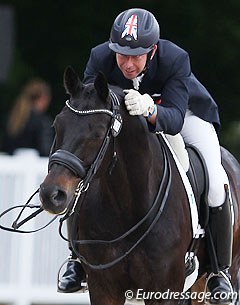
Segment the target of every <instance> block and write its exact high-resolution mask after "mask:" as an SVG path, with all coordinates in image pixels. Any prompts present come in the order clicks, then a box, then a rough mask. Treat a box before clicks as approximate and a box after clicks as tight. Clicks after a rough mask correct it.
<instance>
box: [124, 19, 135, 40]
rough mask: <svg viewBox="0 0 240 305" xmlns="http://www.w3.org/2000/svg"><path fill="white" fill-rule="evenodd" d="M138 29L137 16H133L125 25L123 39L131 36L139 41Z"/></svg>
mask: <svg viewBox="0 0 240 305" xmlns="http://www.w3.org/2000/svg"><path fill="white" fill-rule="evenodd" d="M137 28H138V17H137V15H132V16H131V17H130V18H128V21H127V22H126V23H125V27H124V30H123V32H122V36H121V38H124V37H125V36H131V37H132V38H133V39H134V40H137V38H138V36H137Z"/></svg>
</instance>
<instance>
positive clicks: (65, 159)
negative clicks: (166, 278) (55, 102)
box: [0, 90, 172, 270]
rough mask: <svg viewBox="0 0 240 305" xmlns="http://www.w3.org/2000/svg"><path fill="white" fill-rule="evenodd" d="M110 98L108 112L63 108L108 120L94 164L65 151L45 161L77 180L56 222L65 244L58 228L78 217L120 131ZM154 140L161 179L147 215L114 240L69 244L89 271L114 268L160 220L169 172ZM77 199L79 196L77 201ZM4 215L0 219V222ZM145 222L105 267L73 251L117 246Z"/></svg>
mask: <svg viewBox="0 0 240 305" xmlns="http://www.w3.org/2000/svg"><path fill="white" fill-rule="evenodd" d="M110 97H111V102H112V110H108V109H92V110H78V109H76V108H74V107H73V106H72V105H71V103H70V100H67V101H66V106H67V108H68V109H69V110H70V111H72V112H74V113H76V114H77V115H80V116H82V115H92V114H107V115H109V116H111V117H112V121H111V124H110V126H109V128H108V130H107V133H106V135H105V138H104V140H103V143H102V145H101V147H100V149H99V152H98V153H97V156H96V158H95V160H94V162H93V163H92V164H91V166H90V167H89V168H88V169H86V167H85V166H84V163H83V161H82V160H80V159H79V158H78V157H77V156H76V155H74V154H73V153H71V152H69V151H66V150H62V149H59V150H57V151H56V152H54V153H52V154H51V155H50V157H49V169H51V167H52V166H53V164H59V165H62V166H64V167H66V168H68V169H69V170H70V171H71V172H72V173H73V174H74V175H76V176H78V177H79V178H80V179H81V180H80V182H79V184H78V185H77V188H76V190H75V199H74V201H73V203H72V204H71V206H70V207H69V208H68V210H67V211H66V212H65V214H64V216H63V217H62V218H61V219H60V225H59V234H60V236H61V237H62V238H63V239H64V240H66V241H68V242H69V240H68V239H67V238H65V237H64V236H63V234H62V224H63V222H64V221H65V220H66V219H68V218H69V216H70V215H72V214H73V213H74V211H75V209H77V212H78V213H79V211H80V208H81V204H82V201H83V200H84V197H82V196H81V194H82V193H84V192H86V191H87V190H88V187H89V184H90V182H91V181H92V179H93V177H94V175H95V174H96V172H97V170H98V169H99V166H100V165H101V164H102V161H103V159H104V156H105V154H106V151H107V148H108V146H109V143H110V139H111V137H112V136H113V139H114V138H115V137H117V136H118V134H119V133H120V131H121V128H122V124H123V121H122V117H121V115H120V113H119V109H120V103H119V100H118V97H117V95H116V94H115V93H114V92H113V91H112V90H110ZM157 136H158V139H159V142H161V143H160V146H161V149H162V154H163V175H162V179H161V181H160V184H159V189H158V192H157V194H156V197H155V200H154V202H153V204H152V206H151V207H150V209H149V210H148V212H147V213H146V215H145V216H144V217H143V218H142V219H141V220H140V221H138V222H137V223H136V224H135V225H134V226H132V227H131V228H130V229H129V230H128V231H127V232H125V233H123V234H122V235H121V236H118V237H116V238H115V239H112V240H72V239H71V240H70V243H71V246H72V248H73V250H74V252H75V254H76V255H77V257H78V258H79V260H80V261H82V262H83V263H84V264H86V265H87V266H89V267H90V268H92V269H96V270H102V269H106V268H110V267H112V266H114V265H115V264H117V263H118V262H120V261H121V260H123V259H124V258H126V257H127V256H128V255H129V254H130V253H131V252H132V251H133V250H134V249H135V248H136V247H137V245H139V243H140V242H141V241H142V240H143V239H144V238H145V237H146V236H147V235H148V233H149V232H150V231H151V230H152V228H153V226H154V225H155V224H156V222H157V221H158V219H159V218H160V216H161V214H162V212H163V209H164V207H165V204H166V201H167V198H168V195H169V190H170V186H171V181H172V171H171V165H170V160H169V153H168V148H167V146H166V143H165V141H164V140H163V138H162V136H161V134H159V135H157ZM115 154H116V152H115V151H114V153H113V158H114V157H115ZM36 193H37V192H35V193H34V195H35V194H36ZM34 195H33V196H34ZM80 196H81V198H80ZM160 196H162V198H161V203H160V205H159V200H160ZM31 198H32V197H30V199H29V200H28V202H27V204H28V203H29V202H30V200H31ZM79 203H80V204H79ZM27 204H26V205H25V206H24V208H25V207H26V206H27ZM24 208H23V209H24ZM40 209H41V211H42V210H43V209H42V208H40ZM40 209H39V210H40ZM41 211H40V212H41ZM5 213H6V212H4V214H5ZM4 214H2V215H0V218H1V216H3V215H4ZM35 214H36V213H35ZM20 215H21V213H20V214H19V217H20ZM32 215H33V214H32ZM32 215H31V216H30V217H28V219H25V220H24V221H22V222H21V223H23V222H24V223H25V222H26V221H28V220H29V219H31V218H32V217H34V216H32ZM58 216H59V215H57V216H55V217H58ZM19 217H18V218H19ZM54 219H55V218H54ZM149 219H151V222H150V224H149V223H148V222H147V221H149ZM146 222H147V228H146V229H145V230H144V232H143V234H142V235H141V236H140V237H139V238H138V239H137V240H136V241H135V242H134V243H133V245H132V246H130V247H129V249H128V250H127V251H126V252H125V253H124V254H122V255H120V256H119V257H117V258H116V259H113V260H112V261H110V262H108V263H106V264H98V265H96V264H92V263H90V262H89V261H88V260H87V259H86V258H85V257H84V256H82V255H81V254H80V253H79V252H78V250H77V249H76V247H75V245H76V244H78V245H100V244H101V245H104V244H105V245H112V244H115V243H117V242H120V241H122V240H124V239H125V238H126V237H128V236H129V235H131V234H132V233H135V234H136V231H137V229H139V228H140V227H141V226H142V225H143V224H144V223H146ZM21 223H16V222H15V227H19V226H20V225H21ZM0 227H1V228H3V229H5V230H6V228H4V227H2V226H0ZM44 227H46V226H44ZM44 227H43V228H44ZM8 230H9V229H8ZM10 230H11V231H14V232H15V230H16V228H14V229H10ZM10 230H9V231H10ZM19 232H20V233H25V232H21V231H19ZM31 232H34V231H31ZM31 232H29V233H31ZM27 233H28V232H27Z"/></svg>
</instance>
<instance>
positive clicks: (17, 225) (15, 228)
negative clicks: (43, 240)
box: [0, 189, 59, 233]
mask: <svg viewBox="0 0 240 305" xmlns="http://www.w3.org/2000/svg"><path fill="white" fill-rule="evenodd" d="M38 192H39V189H37V190H36V191H35V192H34V193H33V194H32V195H31V196H30V198H29V199H28V201H27V202H26V203H25V204H21V205H16V206H14V207H11V208H9V209H7V210H5V211H4V212H2V213H1V214H0V219H2V217H3V216H4V215H6V214H8V213H9V212H11V211H12V210H15V209H17V208H22V209H21V211H20V212H19V214H18V216H17V218H16V220H15V221H14V222H13V223H12V228H8V227H5V226H3V225H0V229H2V230H4V231H8V232H15V233H35V232H38V231H40V230H42V229H45V228H46V227H47V226H49V225H50V224H51V223H52V222H53V221H54V220H55V219H56V218H57V217H59V215H56V216H54V217H53V218H52V219H51V220H50V221H49V222H48V223H47V224H45V225H44V226H42V227H40V228H38V229H36V230H29V231H25V230H18V229H19V228H20V227H21V226H22V225H24V224H25V223H26V222H28V221H29V220H31V219H33V218H34V217H36V216H37V215H39V214H40V213H41V212H43V211H44V210H43V208H42V206H41V205H39V204H30V202H31V200H32V199H33V197H34V196H35V195H36V194H37V193H38ZM26 208H30V209H33V208H35V209H37V210H36V211H35V212H33V213H32V214H31V215H29V216H27V217H26V218H24V219H23V220H21V221H19V219H20V217H21V216H22V213H23V212H24V210H25V209H26Z"/></svg>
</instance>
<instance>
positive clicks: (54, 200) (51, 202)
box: [40, 185, 67, 214]
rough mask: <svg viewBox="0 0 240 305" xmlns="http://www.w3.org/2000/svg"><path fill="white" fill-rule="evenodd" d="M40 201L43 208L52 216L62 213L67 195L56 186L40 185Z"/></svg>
mask: <svg viewBox="0 0 240 305" xmlns="http://www.w3.org/2000/svg"><path fill="white" fill-rule="evenodd" d="M40 199H41V202H42V204H43V208H44V209H45V210H47V211H49V212H51V213H54V214H60V213H62V212H63V211H64V210H65V209H66V206H67V193H66V192H65V191H64V190H62V189H61V188H59V187H57V186H44V185H41V187H40Z"/></svg>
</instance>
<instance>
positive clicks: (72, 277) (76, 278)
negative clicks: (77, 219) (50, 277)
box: [58, 215, 86, 293]
mask: <svg viewBox="0 0 240 305" xmlns="http://www.w3.org/2000/svg"><path fill="white" fill-rule="evenodd" d="M73 216H74V215H72V216H70V218H69V219H68V220H67V229H68V239H69V240H70V236H71V235H72V236H73V237H74V236H75V235H76V234H74V232H75V230H77V228H74V232H72V226H71V224H72V223H73V219H72V217H73ZM69 249H70V251H71V255H70V257H69V261H68V263H67V267H66V271H65V273H64V274H63V276H62V277H61V279H59V280H58V292H64V293H70V292H76V291H79V290H82V289H85V288H86V285H84V282H86V273H85V271H84V269H83V267H82V265H81V263H80V262H79V261H78V260H77V256H76V255H75V254H74V253H73V251H72V248H71V245H70V244H69Z"/></svg>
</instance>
